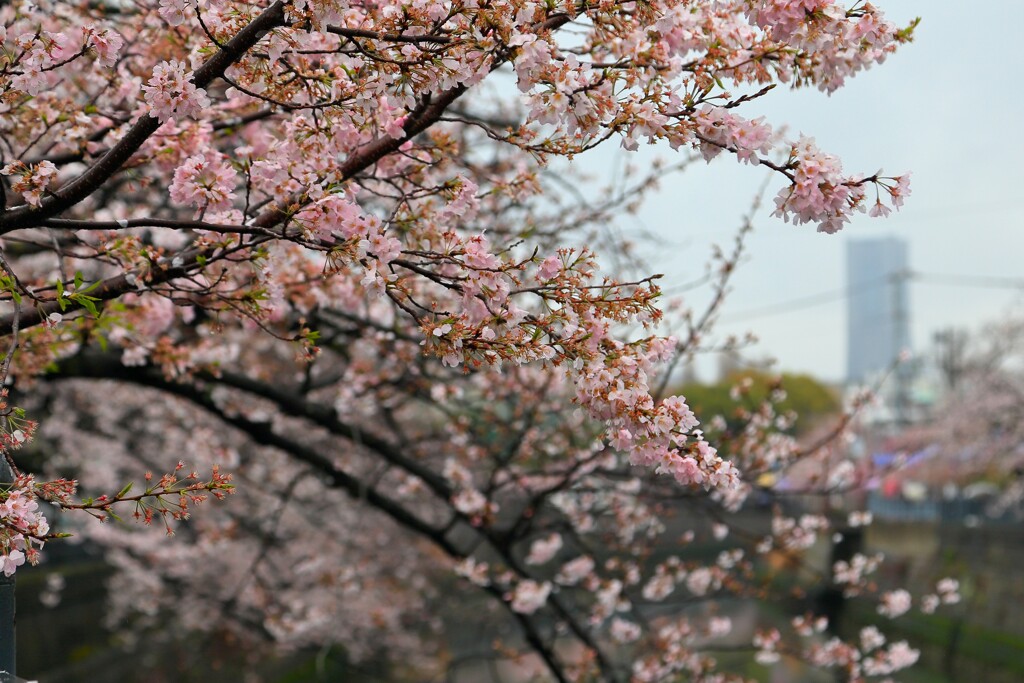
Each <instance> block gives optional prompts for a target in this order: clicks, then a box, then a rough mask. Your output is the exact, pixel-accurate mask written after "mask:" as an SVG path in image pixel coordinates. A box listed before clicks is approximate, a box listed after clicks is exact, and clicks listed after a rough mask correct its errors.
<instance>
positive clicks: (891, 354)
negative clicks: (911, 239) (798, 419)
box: [846, 237, 910, 403]
mask: <svg viewBox="0 0 1024 683" xmlns="http://www.w3.org/2000/svg"><path fill="white" fill-rule="evenodd" d="M908 275H909V270H908V264H907V244H906V242H904V241H903V240H900V239H897V238H895V237H881V238H876V239H865V240H855V241H851V242H848V243H847V249H846V285H847V287H848V288H849V292H850V296H849V298H848V299H847V301H848V303H847V318H846V320H847V331H846V379H847V381H849V382H852V383H863V382H867V381H870V380H871V379H872V378H874V377H877V376H878V375H880V374H881V373H882V372H884V371H886V370H887V369H889V367H890V366H892V364H893V363H894V362H895V361H896V359H897V358H898V357H899V354H900V352H901V351H902V350H904V349H908V348H910V298H909V296H908V291H907V280H908ZM898 374H903V373H902V372H901V373H898ZM899 379H902V378H900V377H898V378H897V384H902V382H900V381H899ZM897 393H899V392H898V387H897ZM900 398H901V397H897V401H896V402H897V403H899V402H900Z"/></svg>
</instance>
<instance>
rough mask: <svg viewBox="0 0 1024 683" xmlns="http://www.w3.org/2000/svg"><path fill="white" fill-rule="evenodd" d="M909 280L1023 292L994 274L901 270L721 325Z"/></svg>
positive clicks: (1014, 281)
mask: <svg viewBox="0 0 1024 683" xmlns="http://www.w3.org/2000/svg"><path fill="white" fill-rule="evenodd" d="M899 280H909V281H911V282H918V283H921V284H933V285H944V286H950V287H978V288H986V289H1021V290H1024V279H1021V278H1012V277H1005V276H998V275H965V274H949V273H922V272H920V271H913V270H903V271H898V272H895V273H892V274H891V275H887V276H885V277H882V278H876V279H874V280H867V281H865V282H860V283H857V284H855V285H852V286H848V287H843V288H842V289H834V290H831V291H828V292H821V293H819V294H812V295H810V296H804V297H798V298H796V299H790V300H788V301H783V302H780V303H777V304H771V305H769V306H763V307H759V308H753V309H748V310H746V311H739V312H737V313H733V314H731V315H726V316H722V322H737V321H739V320H750V319H752V318H764V317H769V316H775V315H784V314H786V313H795V312H797V311H802V310H805V309H808V308H815V307H817V306H822V305H824V304H828V303H832V302H834V301H840V300H842V299H847V298H849V297H851V296H855V295H857V294H860V293H862V292H865V291H867V290H869V289H874V288H875V287H879V286H882V285H887V284H890V283H894V282H897V281H899Z"/></svg>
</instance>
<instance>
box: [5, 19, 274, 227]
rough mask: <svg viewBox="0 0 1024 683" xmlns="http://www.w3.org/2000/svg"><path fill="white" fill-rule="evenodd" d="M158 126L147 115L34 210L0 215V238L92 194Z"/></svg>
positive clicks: (217, 59) (226, 59)
mask: <svg viewBox="0 0 1024 683" xmlns="http://www.w3.org/2000/svg"><path fill="white" fill-rule="evenodd" d="M284 5H285V3H284V2H283V1H282V0H278V1H277V2H275V3H274V4H273V5H271V6H270V7H269V8H267V9H266V10H265V11H264V12H263V14H261V15H260V16H258V17H256V18H255V19H254V20H253V21H252V23H250V24H249V25H248V26H246V27H245V28H243V29H242V30H241V31H239V32H238V33H237V34H236V35H235V37H234V38H232V39H231V40H229V41H228V42H227V43H226V44H225V45H224V47H223V48H221V49H220V50H218V51H217V53H216V54H214V55H213V57H211V58H210V59H208V60H207V61H206V63H205V64H203V65H202V66H201V67H199V68H198V69H197V70H196V71H195V74H194V75H193V78H192V81H193V83H195V85H196V87H197V88H205V87H206V86H208V85H209V84H210V83H211V82H213V81H214V79H216V78H218V77H220V76H221V75H223V74H224V71H225V70H226V69H227V68H228V67H229V66H231V65H232V64H233V63H234V62H236V61H237V60H238V59H240V58H241V57H242V55H244V54H245V53H246V51H248V50H249V48H251V47H252V46H253V45H255V44H256V43H257V42H258V41H259V39H260V38H262V37H263V36H264V35H265V34H266V33H267V31H269V30H271V29H272V28H274V27H275V26H280V25H282V24H283V23H284ZM159 127H160V121H159V120H158V119H156V118H154V117H153V116H152V115H150V114H146V115H145V116H143V117H142V118H140V119H139V120H138V121H136V122H135V125H134V126H132V127H131V129H130V130H129V131H128V133H127V134H126V135H125V136H124V137H123V138H121V140H120V141H119V142H118V143H117V144H116V145H114V146H113V147H111V148H110V150H109V151H108V152H107V153H106V154H104V155H103V156H102V157H101V158H100V159H99V161H97V162H96V163H95V164H93V165H92V166H90V167H89V168H88V169H87V170H86V171H85V172H84V173H82V175H80V176H78V177H77V178H75V179H74V180H72V181H71V182H70V183H68V184H67V185H64V186H63V187H61V188H60V189H58V190H57V191H56V192H54V193H53V194H52V195H50V196H48V197H46V198H44V199H43V201H42V203H41V204H40V206H38V207H33V206H29V205H27V204H25V205H22V206H19V207H16V208H14V209H11V210H10V211H5V212H4V213H3V214H0V235H5V234H7V233H9V232H11V231H12V230H19V229H21V228H29V227H33V226H35V225H38V224H39V223H40V222H41V221H43V220H45V219H47V218H50V217H52V216H55V215H57V214H59V213H61V212H62V211H66V210H67V209H69V208H71V207H72V206H74V205H75V204H77V203H78V202H80V201H82V200H83V199H85V198H86V197H88V196H89V195H91V194H92V193H93V192H95V191H96V190H97V189H99V188H100V186H102V185H103V183H105V182H107V180H108V179H109V178H110V177H111V176H113V175H114V174H115V173H117V171H118V170H120V168H121V166H123V165H124V163H125V162H126V161H128V159H129V158H131V156H132V155H133V154H135V152H137V151H138V150H139V148H140V147H142V145H143V143H145V142H146V140H147V139H149V136H151V135H152V134H153V133H155V132H156V129H157V128H159Z"/></svg>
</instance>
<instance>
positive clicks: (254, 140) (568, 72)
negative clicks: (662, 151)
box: [0, 0, 912, 567]
mask: <svg viewBox="0 0 1024 683" xmlns="http://www.w3.org/2000/svg"><path fill="white" fill-rule="evenodd" d="M911 29H912V27H908V28H899V27H897V26H896V25H894V24H892V23H890V22H888V21H887V20H885V18H884V17H883V15H882V13H881V11H880V10H879V9H877V8H876V7H874V6H873V5H872V4H870V3H863V2H858V3H855V4H853V5H852V6H850V7H845V6H843V5H842V4H839V3H835V2H831V1H830V0H790V1H785V2H783V1H761V2H753V1H746V0H736V1H734V2H713V3H712V2H671V1H668V2H624V3H616V2H596V3H590V2H580V3H566V2H561V1H558V2H530V1H499V2H477V1H475V0H467V1H464V2H458V1H456V2H435V1H433V0H430V1H428V0H415V1H413V2H403V3H399V2H390V1H375V0H354V1H352V2H344V1H342V0H292V1H290V2H285V1H279V2H251V1H248V0H246V1H244V2H243V1H234V0H206V1H205V2H199V3H197V2H194V1H191V0H159V2H156V1H155V0H153V1H139V2H127V1H121V0H107V1H105V2H95V1H90V2H48V1H47V0H38V1H37V2H29V1H28V0H25V1H22V2H13V3H9V4H6V5H5V6H4V7H2V8H0V42H2V45H3V51H2V53H0V93H2V94H0V98H2V100H0V101H2V105H0V106H2V108H3V124H2V131H0V135H2V138H3V145H2V146H0V155H2V159H0V161H2V163H0V167H2V168H0V173H2V174H3V176H4V183H3V187H4V189H5V205H4V209H3V213H2V214H0V235H2V239H3V246H4V258H3V259H2V260H0V267H2V270H3V273H2V278H0V284H2V287H3V291H4V293H5V300H6V312H5V313H4V315H3V317H2V319H0V332H2V333H4V334H6V335H7V336H8V338H9V339H10V346H9V349H8V351H7V354H6V357H5V360H4V366H3V371H4V372H5V373H11V374H12V375H13V376H17V377H24V378H26V381H27V380H28V378H30V377H31V376H33V375H35V374H38V373H40V372H41V371H43V370H45V369H46V368H47V367H50V366H52V365H53V364H54V363H56V362H59V361H61V360H62V359H64V358H67V357H69V356H72V355H74V354H76V353H79V352H81V351H82V350H83V349H87V348H92V347H95V346H97V345H100V346H102V347H104V348H108V347H109V346H111V345H112V346H113V347H114V348H116V349H119V350H120V352H121V354H122V355H121V358H122V362H123V364H124V365H126V366H134V365H152V366H155V367H159V368H160V369H161V370H162V372H163V373H164V374H165V375H166V376H167V377H170V378H179V379H187V378H189V377H192V376H194V375H195V374H196V373H210V374H212V375H217V374H218V373H221V372H223V371H226V370H230V369H246V368H251V367H252V366H251V365H250V364H251V363H253V358H251V356H250V354H249V351H251V350H252V349H251V348H249V349H247V348H244V346H245V345H247V344H252V345H253V348H255V347H256V346H258V344H259V343H263V342H259V343H257V342H252V341H251V340H252V339H253V335H252V333H253V332H255V331H260V332H261V333H264V334H265V336H266V340H267V341H266V343H268V344H271V343H277V342H280V343H279V344H277V346H276V347H275V348H279V347H282V346H290V348H291V349H292V350H293V351H294V350H295V349H298V351H299V355H300V357H301V358H300V360H302V361H304V362H306V363H313V362H314V361H315V356H316V354H317V353H318V351H319V349H320V348H321V346H322V338H323V334H324V330H326V329H327V328H328V325H327V323H326V322H324V321H325V319H326V318H328V317H330V316H334V320H335V326H337V324H338V322H337V321H339V320H348V321H349V322H350V324H352V325H356V326H359V327H360V328H361V329H363V330H365V332H366V335H367V336H369V335H370V334H371V333H372V334H374V335H377V336H379V337H380V338H381V341H380V345H381V348H383V347H385V346H386V347H387V353H388V354H389V356H388V357H389V358H391V359H392V361H393V363H394V364H395V367H396V368H410V369H412V368H417V367H419V361H417V360H416V355H417V354H418V353H419V351H421V350H422V352H424V353H426V354H428V355H429V356H431V357H436V358H439V359H440V360H441V361H442V362H443V364H444V365H445V366H449V367H456V368H459V369H460V370H462V371H465V372H471V373H479V372H490V371H500V369H501V367H503V366H504V367H506V368H507V367H511V366H518V365H521V364H536V365H537V367H539V368H542V369H543V371H544V372H547V373H549V374H550V375H551V376H553V377H554V376H560V377H561V376H564V377H567V378H571V379H572V383H571V386H572V388H573V392H574V395H573V400H574V401H575V402H576V403H577V404H578V405H579V406H582V407H583V408H584V409H585V411H586V413H587V414H588V415H589V416H590V417H591V418H592V419H594V420H597V421H599V422H600V423H602V424H603V425H604V428H603V429H604V440H605V441H606V442H607V443H610V444H611V445H612V446H614V448H615V449H618V450H619V451H621V452H622V453H624V454H627V455H628V458H629V460H630V461H631V462H632V463H634V464H642V465H646V466H649V467H652V468H655V469H657V470H658V471H661V472H667V473H669V474H671V475H672V476H673V477H674V478H675V479H676V480H677V481H678V482H679V483H680V484H682V485H684V486H699V487H704V488H708V489H723V490H729V489H735V488H736V487H737V486H738V481H739V474H738V471H737V468H736V466H735V465H734V464H733V463H732V462H731V461H729V460H726V459H723V458H722V457H720V456H719V454H718V453H717V452H716V450H715V449H714V448H713V446H712V445H710V444H709V443H708V442H707V441H705V440H704V439H703V438H702V436H701V433H700V432H699V431H696V430H695V428H696V427H697V420H696V419H695V417H694V415H693V413H692V412H691V411H690V409H689V408H688V407H687V405H686V403H685V400H684V399H683V398H682V397H671V398H666V399H659V398H657V397H656V396H655V395H654V394H655V392H652V389H651V382H652V377H653V375H654V373H655V372H656V370H657V367H658V364H659V363H660V362H662V361H664V360H666V359H667V358H669V357H671V356H672V354H674V353H675V352H676V351H677V342H676V341H675V340H674V339H671V338H661V337H658V336H654V335H650V336H643V337H639V338H628V339H620V338H619V336H618V335H619V333H620V331H621V330H622V329H624V328H626V327H627V326H630V325H640V326H642V327H643V328H648V329H649V328H652V327H653V326H654V325H656V324H657V323H658V322H659V321H660V319H661V316H662V313H661V312H660V311H659V309H658V308H657V307H656V299H657V297H658V295H659V290H658V288H657V286H656V285H655V284H654V281H653V280H652V279H650V278H646V279H644V278H640V279H634V280H632V281H629V282H619V281H616V280H614V279H612V278H611V277H607V276H602V275H601V274H600V273H599V271H598V267H597V264H596V260H595V254H594V253H593V252H592V251H591V250H590V249H588V248H583V247H580V246H573V245H572V244H571V243H570V240H572V239H573V238H572V237H571V235H570V232H569V228H570V227H572V226H571V225H566V224H564V222H563V223H560V222H559V221H558V220H556V219H555V218H553V217H552V216H550V215H545V214H544V209H545V205H544V203H543V202H542V201H540V199H541V198H542V197H544V196H545V192H546V190H547V185H546V182H545V168H546V164H548V163H549V162H550V161H552V160H553V159H556V158H558V157H570V158H571V157H573V156H574V155H577V154H580V153H583V152H585V151H586V150H588V149H591V148H593V147H595V146H596V145H598V144H601V143H603V142H605V141H609V140H612V139H615V140H618V141H619V144H621V145H622V146H623V147H625V148H626V149H636V148H637V147H638V145H639V144H640V143H641V142H644V143H655V142H662V141H663V142H664V143H667V145H669V146H671V147H672V148H674V149H678V150H686V149H693V150H697V151H699V153H700V154H701V155H703V157H704V158H705V159H708V160H710V159H711V158H714V157H716V156H720V155H726V156H733V157H735V158H736V159H738V160H739V161H742V162H744V163H747V164H753V165H762V166H765V167H767V168H770V169H772V170H773V171H775V172H776V173H777V174H778V177H779V185H780V189H779V192H778V195H777V197H776V200H775V203H776V214H777V215H778V216H781V217H782V218H784V219H785V220H787V221H792V222H794V223H798V224H802V223H813V224H815V225H816V226H817V228H818V230H821V231H824V232H835V231H836V230H838V229H840V228H841V227H842V226H843V224H844V223H846V222H847V221H848V220H849V218H850V216H851V214H852V213H853V212H855V211H859V210H865V209H867V208H869V207H873V208H871V209H870V210H871V213H873V214H885V213H887V212H888V211H889V207H890V206H891V207H899V206H900V204H901V203H902V201H903V198H904V197H905V196H906V195H907V193H908V186H907V176H906V175H903V176H898V177H885V176H882V175H880V174H875V175H870V176H865V175H856V174H854V175H848V174H846V173H845V172H844V171H843V169H842V166H841V163H840V161H839V160H838V159H837V158H836V157H834V156H832V155H830V154H827V153H825V152H822V151H821V150H819V149H818V148H817V146H816V145H815V143H814V141H813V139H811V138H808V137H801V138H800V139H798V140H794V141H787V140H784V139H782V138H781V137H780V136H779V135H777V134H776V133H775V132H774V131H773V129H772V127H771V125H770V124H769V123H768V122H766V121H765V120H764V119H763V118H757V117H754V116H750V115H747V114H745V113H744V112H747V111H748V110H752V109H756V106H757V100H758V98H759V97H762V96H768V92H769V90H770V89H771V88H772V87H773V86H774V85H776V84H777V83H787V82H791V83H793V84H795V85H813V86H815V87H817V88H819V89H821V90H823V91H826V92H831V91H832V90H834V89H836V88H838V87H840V86H841V85H842V83H843V82H844V80H845V79H846V78H848V77H851V76H853V75H854V74H856V73H857V72H858V71H859V70H861V69H864V68H867V67H869V66H871V65H873V64H875V63H877V62H880V61H882V60H883V59H884V58H885V57H886V55H888V54H889V53H890V52H892V51H893V50H894V49H895V48H896V47H897V46H898V45H899V44H900V43H903V42H905V41H907V40H908V39H909V38H910V34H911ZM496 72H497V73H500V72H506V73H510V74H514V77H515V81H516V84H517V86H518V93H515V94H514V97H510V96H512V95H513V93H510V92H506V90H505V89H502V88H495V89H492V88H489V87H488V78H489V76H491V75H492V74H495V73H496ZM737 93H739V94H737ZM485 149H486V150H487V151H486V152H484V151H483V150H485ZM563 235H564V236H565V237H566V241H562V240H560V237H561V236H563ZM634 336H635V335H634ZM275 353H278V354H280V351H276V352H275ZM285 367H286V365H283V364H278V363H271V362H268V363H267V368H268V371H269V369H270V368H274V371H275V372H295V370H294V369H293V370H291V371H287V370H285ZM396 372H397V369H396ZM416 372H420V371H418V370H417V371H416ZM422 373H423V377H424V379H423V385H424V387H425V388H426V389H427V390H428V391H435V392H441V393H443V391H444V387H443V386H434V387H433V388H430V387H429V385H428V380H429V372H428V371H426V370H424V371H422ZM313 375H315V373H313ZM311 376H312V375H311ZM363 380H366V378H363ZM317 381H321V380H317V379H310V382H312V383H313V384H314V385H316V384H317ZM336 398H337V397H336ZM337 400H340V398H338V399H337ZM6 411H7V412H6V413H5V414H6V416H7V417H6V419H5V425H6V427H7V428H6V429H5V434H4V446H5V448H6V449H7V450H8V451H10V450H12V449H14V448H17V447H18V446H19V445H20V444H22V443H24V442H26V441H27V440H29V439H30V438H31V437H32V435H33V432H34V430H35V428H36V426H35V423H34V422H32V421H31V420H30V419H29V416H23V415H22V414H21V413H19V412H16V411H15V410H14V409H13V408H7V409H6ZM169 476H171V478H172V479H173V481H172V480H166V481H164V482H163V484H164V486H163V487H162V488H161V487H152V488H151V489H147V493H152V492H153V491H156V492H161V491H163V492H164V494H166V493H168V492H170V493H173V494H175V495H177V494H178V493H179V492H180V491H184V490H185V489H188V491H187V493H188V495H192V494H194V493H195V491H196V490H207V491H218V492H219V491H222V488H220V487H222V486H226V485H225V484H224V481H223V475H220V474H218V473H215V474H214V477H213V478H212V479H211V480H210V481H208V482H199V481H198V478H197V477H195V476H194V477H193V480H194V481H193V483H192V484H189V485H188V486H183V485H181V486H179V484H178V483H177V480H176V479H174V477H173V476H172V475H169ZM197 487H198V489H197ZM19 491H24V494H19V495H22V496H23V497H22V498H21V499H19V500H25V501H27V500H28V498H31V497H33V496H43V497H44V498H46V499H47V500H51V501H56V502H58V503H60V504H63V505H66V506H73V505H75V504H76V503H73V502H72V499H71V497H70V496H71V494H72V492H73V484H72V483H66V484H61V485H57V486H54V485H50V486H49V488H47V487H44V486H43V485H40V484H37V483H36V482H35V481H34V480H33V479H32V478H31V477H27V476H23V477H21V478H19V479H18V483H17V484H16V486H15V488H14V489H12V490H11V491H10V492H9V493H8V494H6V495H7V496H8V498H7V500H8V501H9V502H10V501H13V500H15V498H14V496H15V494H18V492H19ZM467 491H469V489H467ZM118 495H119V496H120V498H131V496H129V495H128V494H127V492H124V493H122V494H118ZM181 495H183V496H184V495H186V493H181ZM113 498H117V496H111V497H110V498H108V499H106V500H105V501H101V502H105V503H110V502H111V500H112V499H113ZM471 499H472V500H471ZM161 500H162V499H161ZM480 505H481V503H480V501H479V500H475V499H473V496H472V495H471V494H470V493H468V492H467V493H466V494H465V496H464V499H463V501H462V503H461V504H460V506H459V509H460V510H465V511H466V512H479V511H480V509H481V508H480ZM6 509H7V510H9V511H10V514H7V513H6V512H5V513H4V514H5V516H4V527H5V532H4V533H5V534H6V536H5V537H4V540H3V548H4V551H3V552H4V553H5V554H7V555H8V556H9V557H14V556H13V555H11V553H14V552H19V551H17V550H15V547H16V546H18V544H21V543H26V544H28V546H27V547H31V542H32V541H36V542H42V541H43V540H44V539H45V538H47V529H46V527H45V522H44V521H40V520H41V519H42V518H41V516H39V515H38V512H37V510H36V509H35V508H34V507H33V506H32V504H31V503H27V502H26V503H21V502H11V504H10V505H8V506H7V508H6ZM93 509H94V510H96V509H97V508H93ZM104 509H105V508H104ZM14 561H15V562H16V560H14ZM9 564H10V563H8V565H9ZM8 565H5V567H6V566H8Z"/></svg>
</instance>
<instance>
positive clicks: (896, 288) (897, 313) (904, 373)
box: [889, 269, 913, 427]
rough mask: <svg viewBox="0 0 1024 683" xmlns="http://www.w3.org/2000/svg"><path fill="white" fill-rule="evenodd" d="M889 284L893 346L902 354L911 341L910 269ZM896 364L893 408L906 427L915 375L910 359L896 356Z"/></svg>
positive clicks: (899, 422) (899, 424) (896, 274)
mask: <svg viewBox="0 0 1024 683" xmlns="http://www.w3.org/2000/svg"><path fill="white" fill-rule="evenodd" d="M889 277H890V283H889V286H890V287H891V288H892V292H891V294H892V330H891V334H892V348H893V349H894V350H895V352H896V353H897V354H902V353H903V351H904V350H905V349H906V347H907V346H908V342H909V336H910V335H909V334H908V327H909V317H908V313H907V302H906V293H907V288H906V283H907V280H908V279H909V278H910V277H911V273H910V271H909V270H906V269H903V270H897V271H893V273H892V274H891V275H890V276H889ZM893 362H895V363H896V364H897V365H896V372H895V375H896V376H895V378H894V379H895V380H896V381H895V385H896V386H895V389H896V392H895V396H894V397H893V408H894V412H895V418H896V426H897V427H905V426H906V425H908V424H909V423H910V381H911V379H912V376H913V368H912V367H911V365H910V360H909V359H903V358H899V357H897V358H894V359H893Z"/></svg>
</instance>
